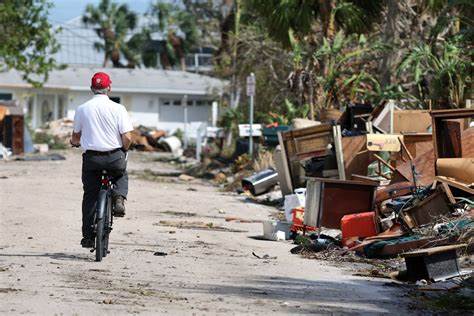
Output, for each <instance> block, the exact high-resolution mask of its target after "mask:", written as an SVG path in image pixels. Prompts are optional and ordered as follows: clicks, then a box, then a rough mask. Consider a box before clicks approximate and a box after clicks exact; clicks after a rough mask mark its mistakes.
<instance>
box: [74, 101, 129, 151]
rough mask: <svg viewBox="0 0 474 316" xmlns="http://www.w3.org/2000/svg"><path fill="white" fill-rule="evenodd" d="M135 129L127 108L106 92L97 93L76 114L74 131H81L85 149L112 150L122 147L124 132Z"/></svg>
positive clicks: (82, 144)
mask: <svg viewBox="0 0 474 316" xmlns="http://www.w3.org/2000/svg"><path fill="white" fill-rule="evenodd" d="M132 130H133V126H132V123H131V122H130V118H129V116H128V113H127V110H126V109H125V107H124V106H123V105H121V104H118V103H115V102H113V101H112V100H110V99H109V97H108V96H107V95H105V94H96V95H94V97H93V98H92V99H91V100H89V101H87V102H86V103H84V104H82V105H80V106H79V107H78V108H77V110H76V114H75V115H74V132H75V133H79V132H81V147H82V149H83V150H96V151H110V150H114V149H117V148H121V147H122V137H121V135H122V134H125V133H127V132H130V131H132Z"/></svg>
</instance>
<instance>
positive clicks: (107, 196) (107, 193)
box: [71, 143, 114, 262]
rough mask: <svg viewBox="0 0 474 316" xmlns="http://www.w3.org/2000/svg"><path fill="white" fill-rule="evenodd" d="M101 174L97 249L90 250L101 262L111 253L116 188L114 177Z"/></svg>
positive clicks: (95, 229) (97, 217)
mask: <svg viewBox="0 0 474 316" xmlns="http://www.w3.org/2000/svg"><path fill="white" fill-rule="evenodd" d="M71 145H72V147H74V148H79V147H80V145H75V144H72V143H71ZM101 173H102V176H101V179H100V191H99V195H98V197H97V202H96V211H95V214H94V233H95V248H92V249H91V250H90V252H91V253H92V252H94V251H95V261H99V262H100V261H102V258H105V257H107V254H109V253H110V251H109V235H110V232H111V231H112V224H113V210H112V190H113V188H114V184H113V182H112V177H111V176H109V174H108V173H107V170H105V169H104V170H102V172H101Z"/></svg>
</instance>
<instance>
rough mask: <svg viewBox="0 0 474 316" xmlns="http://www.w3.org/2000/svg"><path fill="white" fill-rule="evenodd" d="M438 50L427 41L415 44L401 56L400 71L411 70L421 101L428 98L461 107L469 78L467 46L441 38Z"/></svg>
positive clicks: (470, 62)
mask: <svg viewBox="0 0 474 316" xmlns="http://www.w3.org/2000/svg"><path fill="white" fill-rule="evenodd" d="M438 50H439V53H438V52H435V51H434V49H433V47H431V46H430V45H428V44H420V45H419V46H416V47H415V48H413V49H412V50H411V51H410V52H409V53H408V54H407V55H406V56H405V58H404V59H403V61H402V63H401V64H400V67H399V73H401V72H402V71H405V70H408V71H410V73H411V74H412V78H413V80H414V83H415V84H416V87H417V90H418V91H417V97H418V98H419V100H420V102H422V103H423V102H424V101H425V100H426V99H431V100H433V101H434V103H435V106H438V107H442V108H449V107H460V106H461V105H462V102H463V100H464V98H465V93H466V90H467V89H468V88H469V84H470V82H471V80H472V61H471V58H470V56H469V49H465V48H463V47H460V46H459V45H458V44H456V43H455V42H443V43H441V44H440V47H439V48H438Z"/></svg>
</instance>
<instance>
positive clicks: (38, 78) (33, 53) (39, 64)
mask: <svg viewBox="0 0 474 316" xmlns="http://www.w3.org/2000/svg"><path fill="white" fill-rule="evenodd" d="M49 8H51V3H50V2H48V1H46V0H4V1H0V43H1V44H0V71H5V70H8V69H16V70H18V71H19V72H20V73H21V74H22V76H23V79H24V80H26V81H27V82H29V83H31V84H33V85H35V86H39V85H41V84H42V83H43V82H44V81H46V80H47V79H48V74H49V72H50V71H51V70H53V69H55V68H57V67H59V65H58V64H57V63H56V62H55V60H54V58H53V57H52V55H53V54H54V53H56V52H57V51H58V49H59V45H58V43H57V42H56V40H55V38H54V29H53V28H52V26H51V24H50V23H49V22H48V19H47V15H48V10H49Z"/></svg>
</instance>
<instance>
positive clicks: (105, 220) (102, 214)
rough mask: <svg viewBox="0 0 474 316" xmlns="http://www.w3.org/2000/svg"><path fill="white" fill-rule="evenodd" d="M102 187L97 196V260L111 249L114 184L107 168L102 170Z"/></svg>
mask: <svg viewBox="0 0 474 316" xmlns="http://www.w3.org/2000/svg"><path fill="white" fill-rule="evenodd" d="M100 181H101V187H100V191H99V196H98V198H97V204H96V212H95V218H94V233H95V248H92V249H91V252H94V251H95V261H102V258H104V257H106V256H107V254H109V253H110V251H109V235H110V232H111V231H112V224H113V214H112V212H113V210H112V189H113V186H114V184H113V183H112V179H111V177H110V176H109V175H108V173H107V170H102V177H101V180H100Z"/></svg>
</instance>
